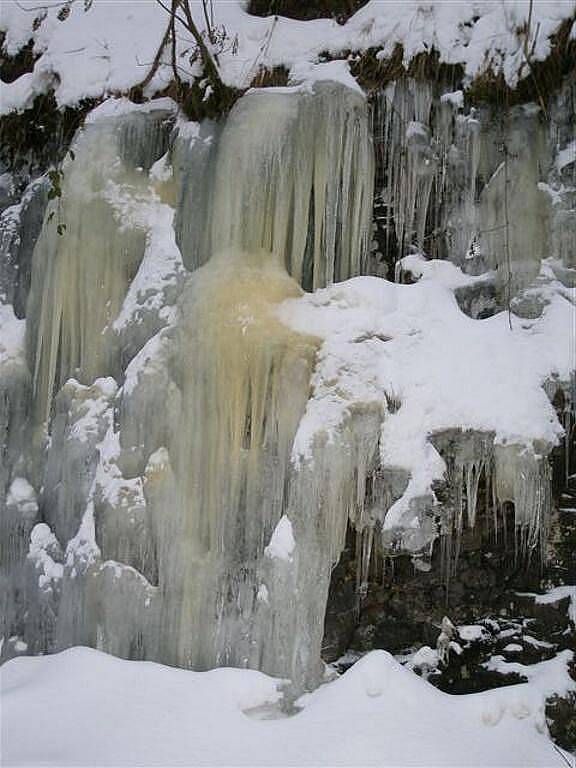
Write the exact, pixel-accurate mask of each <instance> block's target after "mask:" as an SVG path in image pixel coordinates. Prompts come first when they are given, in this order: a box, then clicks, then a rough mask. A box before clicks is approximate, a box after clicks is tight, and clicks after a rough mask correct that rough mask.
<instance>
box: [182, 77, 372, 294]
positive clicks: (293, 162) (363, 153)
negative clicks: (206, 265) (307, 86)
mask: <svg viewBox="0 0 576 768" xmlns="http://www.w3.org/2000/svg"><path fill="white" fill-rule="evenodd" d="M373 173H374V171H373V157H372V143H371V138H370V134H369V124H368V113H367V107H366V102H365V100H364V99H363V98H362V97H361V96H359V95H358V94H357V93H356V92H354V91H352V90H350V89H349V88H346V87H343V86H341V85H339V84H338V83H330V82H327V83H318V84H316V85H315V86H314V90H313V92H309V91H306V90H298V89H285V90H283V89H274V90H265V89H261V90H254V91H250V92H249V93H248V94H246V95H245V96H244V97H243V98H242V99H240V100H239V101H238V102H237V104H236V105H235V106H234V108H233V109H232V111H231V112H230V115H229V117H228V119H227V121H226V124H225V126H224V129H223V131H222V135H221V136H220V138H219V141H218V149H217V152H216V164H215V176H214V180H213V182H210V183H211V184H212V185H213V192H212V193H211V194H212V207H211V217H210V218H211V238H210V243H209V244H208V249H209V252H220V251H224V250H227V249H234V250H237V251H245V252H257V251H266V252H269V253H273V254H274V255H275V258H279V259H280V261H282V262H283V263H284V264H285V266H286V268H287V270H288V272H289V273H290V274H291V275H292V277H294V279H295V280H297V281H298V282H299V283H300V284H301V285H303V286H304V287H305V288H307V289H311V288H317V287H322V286H324V285H327V284H329V283H331V282H334V281H337V280H344V279H346V278H349V277H352V276H354V275H358V274H361V273H362V272H363V271H364V270H365V257H366V253H367V247H368V243H369V235H370V232H371V221H370V216H371V211H372V192H373V189H372V188H373ZM231 180H234V183H231ZM206 258H207V256H206V254H205V253H203V252H202V247H200V248H199V252H198V254H197V262H196V264H195V265H194V266H198V265H199V264H202V263H203V262H204V261H206Z"/></svg>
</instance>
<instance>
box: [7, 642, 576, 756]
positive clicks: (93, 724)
mask: <svg viewBox="0 0 576 768" xmlns="http://www.w3.org/2000/svg"><path fill="white" fill-rule="evenodd" d="M568 655H571V654H570V653H569V652H564V655H563V656H562V658H558V659H557V660H553V661H551V662H544V663H542V664H540V665H538V672H537V674H535V675H534V676H533V677H534V680H533V681H532V682H529V683H527V684H519V685H513V686H509V687H505V688H501V689H498V690H494V691H487V692H485V693H481V694H473V695H467V696H451V695H449V694H446V693H443V692H441V691H439V690H437V689H435V688H433V687H432V686H431V685H429V684H428V683H427V682H426V681H424V680H422V679H421V678H419V677H417V676H416V675H415V674H413V673H412V672H410V671H408V670H406V669H404V668H403V667H402V666H400V664H398V662H396V661H395V660H394V659H393V657H392V656H390V655H389V654H388V653H386V652H384V651H374V652H372V653H369V654H367V655H366V656H365V657H364V658H363V659H361V660H360V661H359V662H358V663H357V664H356V665H355V666H354V667H352V668H351V669H350V670H349V671H348V672H346V673H345V674H344V675H343V676H342V677H341V678H339V679H337V680H335V681H334V682H331V683H328V684H325V685H323V686H321V687H320V688H319V689H318V690H316V691H314V693H312V694H308V695H306V696H305V697H303V698H302V699H301V700H300V701H299V702H298V703H299V705H300V706H302V709H301V711H300V712H299V713H298V714H296V715H294V716H292V717H286V716H285V715H284V716H283V715H282V713H281V712H280V710H279V709H278V706H277V703H278V700H279V698H280V695H281V694H280V688H281V685H282V681H280V680H275V679H273V678H271V677H268V676H266V675H264V674H262V673H260V672H256V671H252V670H245V669H216V670H212V671H210V672H190V671H186V670H181V669H175V668H171V667H163V666H160V665H158V664H154V663H151V662H135V661H124V660H121V659H117V658H114V657H112V656H107V655H105V654H103V653H100V652H98V651H95V650H90V649H87V648H72V649H70V650H67V651H64V652H62V653H60V654H56V655H53V656H44V657H42V656H40V657H20V658H17V659H13V660H11V661H9V662H8V663H6V664H5V665H4V667H3V668H2V679H1V685H2V727H3V737H4V738H3V755H2V756H3V765H6V766H8V765H28V766H30V765H53V766H61V767H63V766H79V765H90V766H103V765H117V766H120V765H121V766H123V767H127V766H148V765H171V766H176V765H187V766H190V765H228V766H230V765H234V766H240V765H250V766H263V765H266V766H275V765H284V766H287V765H298V766H305V765H309V766H312V765H314V766H321V765H332V766H334V765H365V766H366V765H378V766H408V765H412V766H414V765H425V766H427V768H431V767H432V766H463V765H470V756H471V755H473V759H474V764H475V765H482V766H503V765H506V766H522V768H529V766H546V768H549V766H552V765H556V764H558V765H559V764H560V762H559V761H560V760H561V756H560V755H558V753H557V751H556V748H555V747H554V746H553V744H552V743H551V741H550V740H549V739H548V737H547V735H546V725H545V718H544V709H543V706H544V697H545V696H546V695H550V692H551V691H555V692H556V691H557V692H559V693H565V692H566V691H567V690H568V689H569V688H570V687H573V686H574V683H573V682H572V681H571V680H570V678H569V676H568V674H567V671H566V663H567V661H568V658H567V657H568ZM456 722H457V723H458V728H457V729H455V728H454V723H456ZM30 723H33V724H34V735H33V738H30Z"/></svg>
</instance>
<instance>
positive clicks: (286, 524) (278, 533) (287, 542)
mask: <svg viewBox="0 0 576 768" xmlns="http://www.w3.org/2000/svg"><path fill="white" fill-rule="evenodd" d="M295 546H296V542H295V541H294V534H293V532H292V523H291V522H290V520H289V519H288V518H287V517H286V515H282V517H281V518H280V520H279V521H278V524H277V525H276V528H274V532H273V534H272V537H271V539H270V543H269V544H268V546H267V547H266V549H265V550H264V554H265V555H267V556H268V557H271V558H277V559H278V560H287V561H290V560H292V553H293V552H294V548H295Z"/></svg>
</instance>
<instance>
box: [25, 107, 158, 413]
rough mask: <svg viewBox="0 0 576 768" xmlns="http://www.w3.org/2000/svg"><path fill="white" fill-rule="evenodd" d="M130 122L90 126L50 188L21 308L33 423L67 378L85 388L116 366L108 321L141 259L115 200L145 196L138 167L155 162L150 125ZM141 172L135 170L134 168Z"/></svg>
mask: <svg viewBox="0 0 576 768" xmlns="http://www.w3.org/2000/svg"><path fill="white" fill-rule="evenodd" d="M139 118H142V116H141V115H138V114H136V115H134V116H133V117H131V118H124V119H114V118H111V119H108V118H106V117H104V118H103V119H100V120H97V121H93V122H91V123H89V124H88V125H87V126H86V128H85V129H84V130H83V131H81V132H80V134H79V136H78V137H77V138H76V140H75V142H74V144H73V147H72V151H71V153H70V155H69V157H68V160H67V162H65V163H64V166H63V168H62V173H63V181H62V188H61V189H60V188H57V187H56V185H59V184H60V181H57V182H55V186H54V188H53V193H54V197H55V199H54V200H53V201H52V202H51V203H50V204H49V206H48V209H47V211H46V215H45V218H44V223H43V226H42V231H41V233H40V237H39V240H38V243H37V245H36V248H35V251H34V257H33V259H34V264H33V276H32V285H31V290H30V295H29V298H28V306H27V313H26V314H27V337H28V340H27V346H28V350H29V356H30V360H31V369H32V371H33V377H34V393H35V398H36V401H37V407H38V416H39V418H40V419H44V418H45V417H46V415H47V414H48V412H49V408H50V401H51V398H52V395H53V394H54V393H55V391H57V390H58V389H59V388H60V386H61V385H62V384H63V383H64V381H66V379H67V378H68V377H69V376H72V375H73V376H76V377H77V378H79V379H80V380H81V381H84V382H85V383H90V382H92V381H93V380H94V379H95V378H96V377H97V376H98V375H100V374H103V373H108V372H111V371H114V370H115V369H116V368H117V366H118V361H117V359H115V357H117V350H115V349H114V344H113V341H112V340H111V328H110V326H111V323H112V321H113V320H114V319H115V318H116V316H117V315H118V313H119V312H120V308H121V307H122V302H123V300H124V296H125V294H126V291H127V289H128V286H129V284H130V282H131V280H132V279H133V277H134V275H135V274H136V271H137V269H138V266H139V264H140V260H141V259H142V254H143V251H144V229H143V227H142V226H135V225H134V222H133V221H130V220H126V218H125V217H124V216H123V213H124V211H123V210H122V209H120V210H118V206H117V205H116V202H117V200H118V197H119V196H120V197H121V196H122V194H124V195H126V194H129V195H131V196H132V197H137V196H138V194H140V195H145V193H146V187H147V181H148V180H147V176H146V174H144V173H143V172H142V169H143V168H146V169H147V168H149V167H150V165H151V164H152V162H153V161H154V160H155V159H157V158H158V157H159V155H161V154H162V143H163V142H165V140H166V136H165V131H163V130H162V122H163V121H165V119H166V114H165V113H163V112H160V113H157V124H156V125H155V126H154V129H150V126H149V125H148V123H147V122H146V123H144V122H142V121H141V120H139ZM138 168H140V170H138Z"/></svg>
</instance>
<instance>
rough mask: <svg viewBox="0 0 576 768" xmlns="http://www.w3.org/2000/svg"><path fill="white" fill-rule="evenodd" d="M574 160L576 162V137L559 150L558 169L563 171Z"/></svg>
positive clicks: (557, 156) (557, 157)
mask: <svg viewBox="0 0 576 768" xmlns="http://www.w3.org/2000/svg"><path fill="white" fill-rule="evenodd" d="M574 162H576V139H574V141H571V142H570V144H568V146H567V147H564V149H561V150H560V151H559V152H558V154H557V155H556V169H557V170H558V171H561V170H563V169H564V168H565V167H566V166H567V165H570V164H571V163H574Z"/></svg>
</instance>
